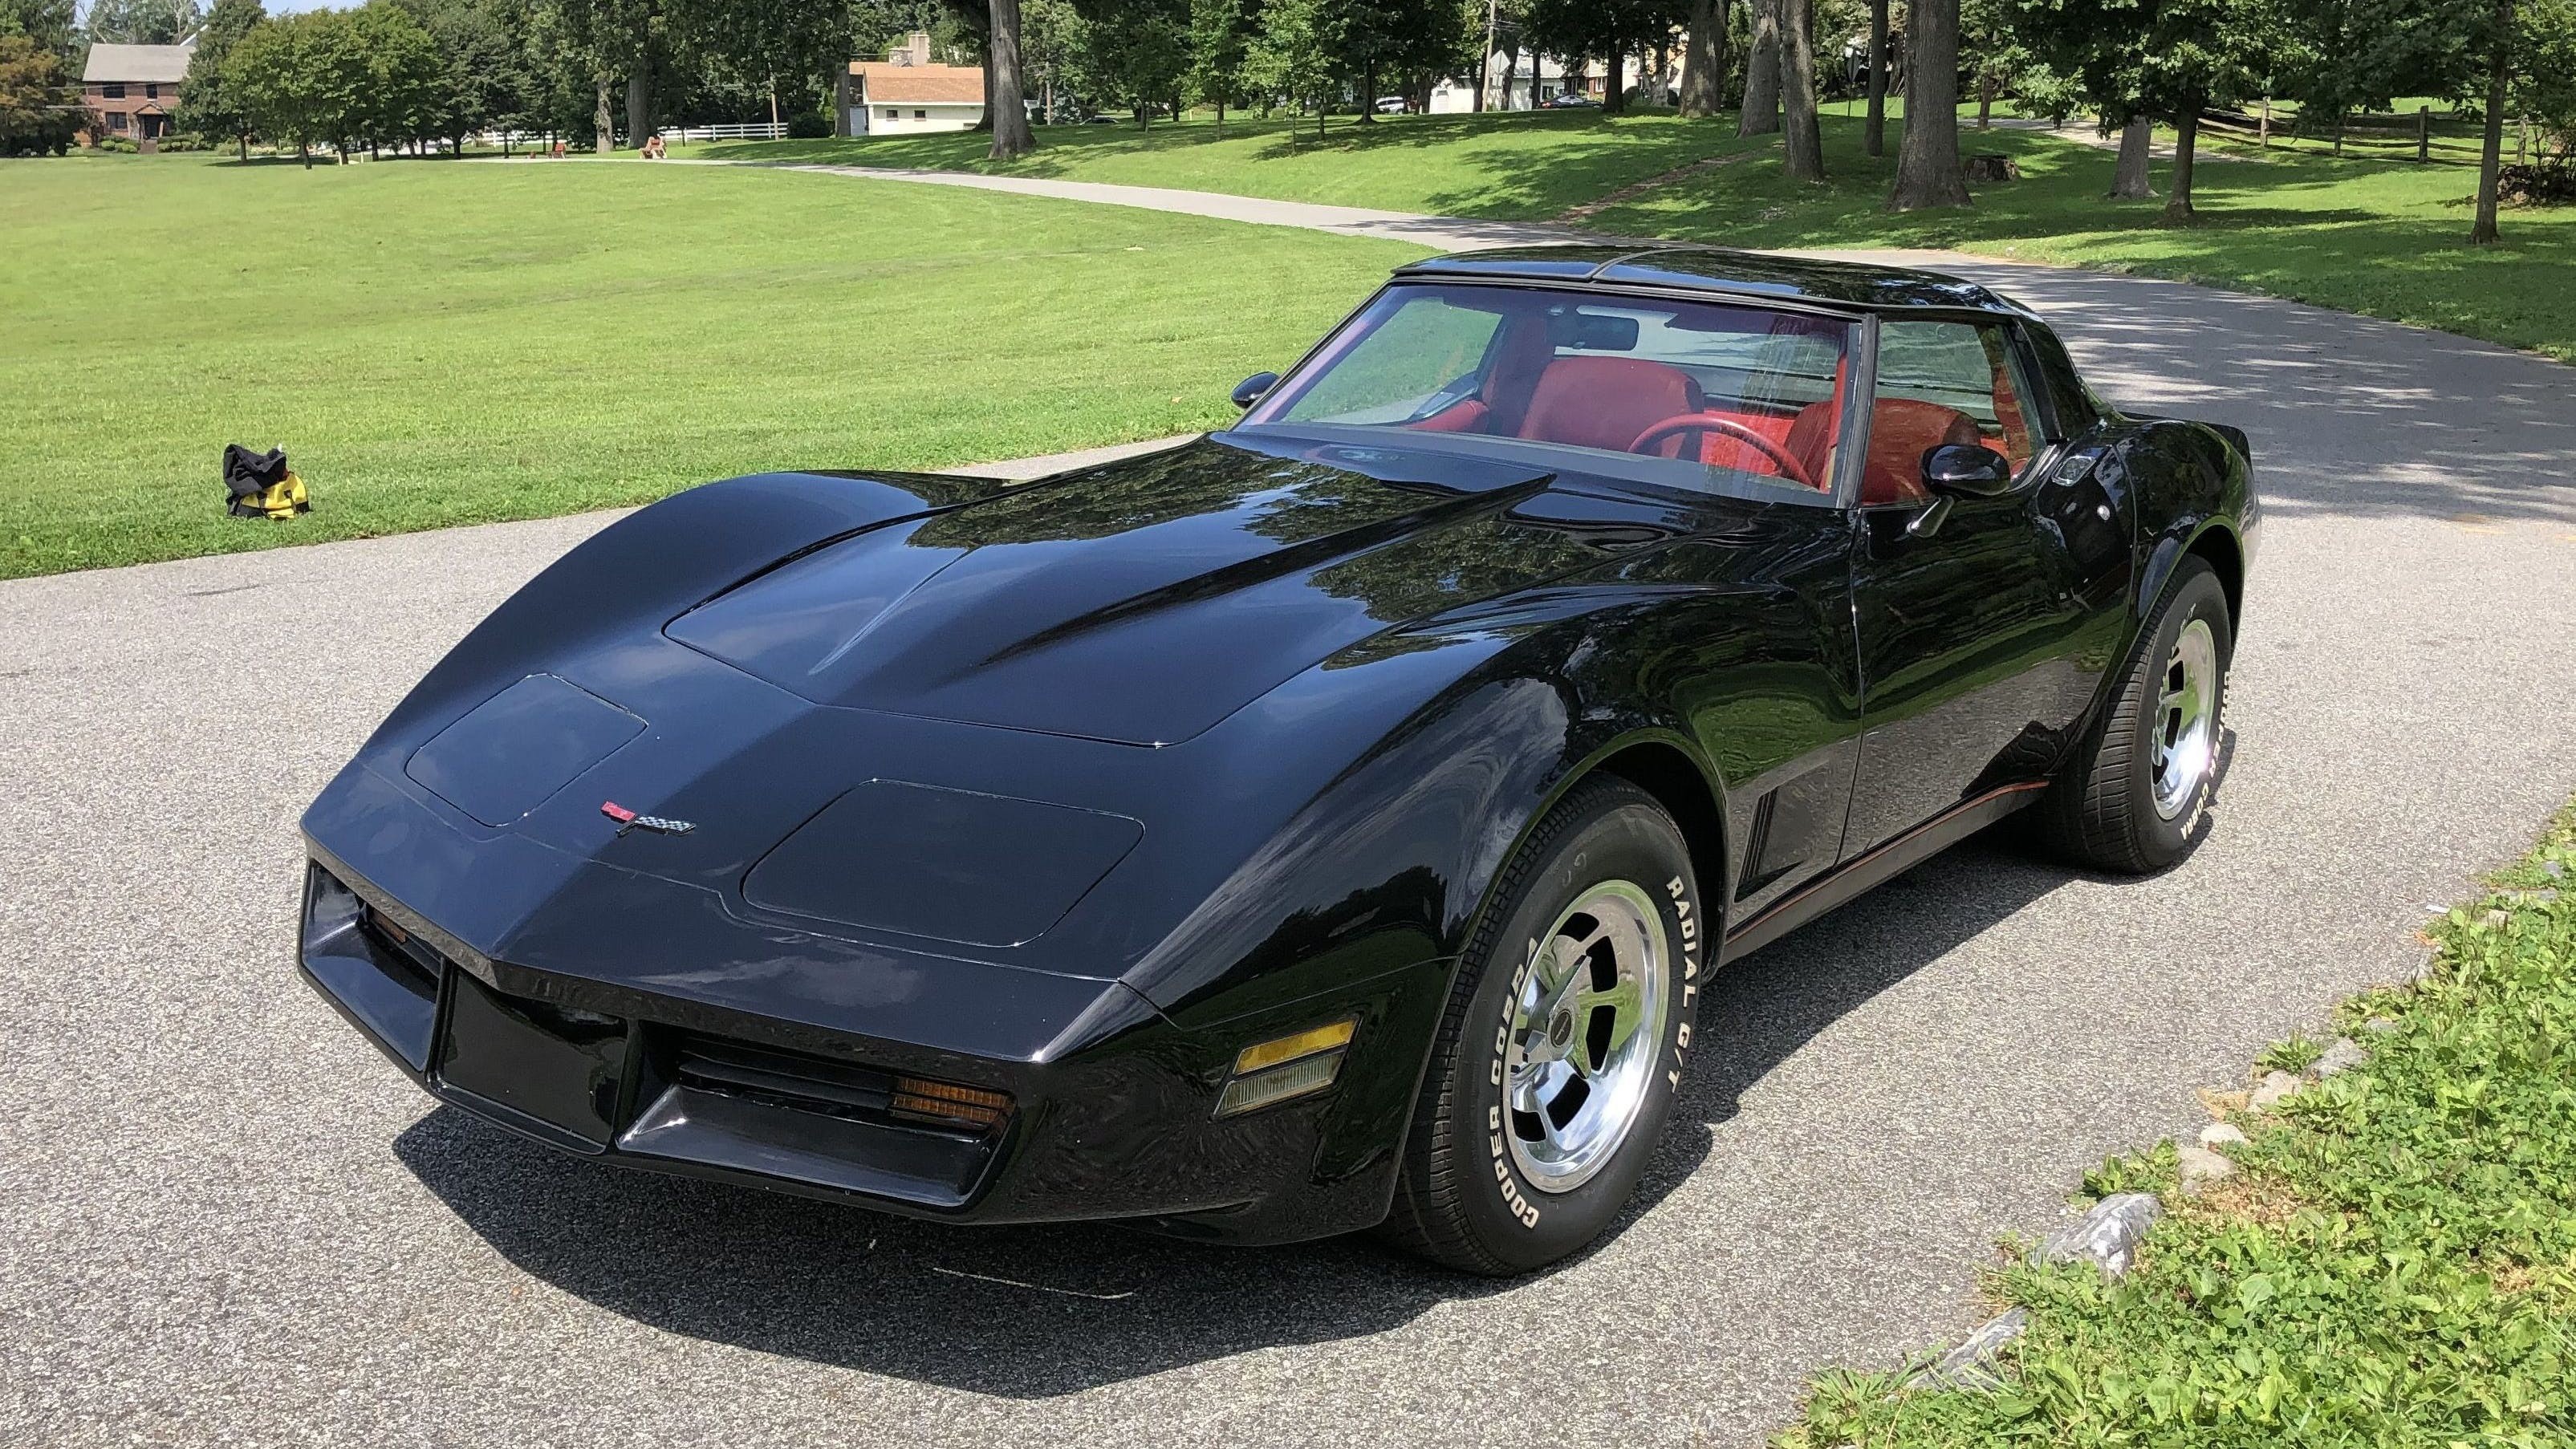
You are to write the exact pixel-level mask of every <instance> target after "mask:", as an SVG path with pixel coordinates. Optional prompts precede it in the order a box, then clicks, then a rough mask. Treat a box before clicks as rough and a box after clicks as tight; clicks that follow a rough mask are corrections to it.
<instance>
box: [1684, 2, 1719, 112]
mask: <svg viewBox="0 0 2576 1449" xmlns="http://www.w3.org/2000/svg"><path fill="white" fill-rule="evenodd" d="M1725 54H1726V7H1725V6H1724V5H1722V4H1720V3H1719V0H1691V3H1690V34H1689V36H1688V37H1687V38H1686V39H1685V40H1684V41H1683V43H1682V99H1681V109H1682V114H1683V115H1685V116H1688V117H1690V118H1691V119H1693V120H1706V119H1707V118H1709V117H1710V116H1714V115H1716V114H1717V110H1718V107H1720V106H1722V105H1724V104H1726V101H1725V98H1724V97H1723V96H1721V95H1720V94H1719V88H1720V86H1721V85H1722V84H1723V83H1724V81H1725V76H1724V74H1723V72H1724V67H1725V62H1724V61H1723V60H1721V59H1720V57H1721V56H1723V55H1725Z"/></svg>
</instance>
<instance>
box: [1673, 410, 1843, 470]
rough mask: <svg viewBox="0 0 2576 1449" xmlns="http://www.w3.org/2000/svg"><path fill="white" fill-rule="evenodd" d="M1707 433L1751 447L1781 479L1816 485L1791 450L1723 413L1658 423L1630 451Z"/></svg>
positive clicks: (1682, 417) (1681, 416) (1683, 416)
mask: <svg viewBox="0 0 2576 1449" xmlns="http://www.w3.org/2000/svg"><path fill="white" fill-rule="evenodd" d="M1708 432H1717V433H1724V434H1726V435H1727V436H1728V437H1730V438H1733V439H1734V440H1736V441H1737V442H1739V443H1742V444H1744V445H1745V446H1746V447H1748V448H1751V449H1752V450H1753V451H1755V452H1757V453H1760V454H1761V455H1762V456H1763V457H1765V458H1768V459H1770V460H1771V461H1772V462H1773V463H1774V464H1776V465H1778V467H1779V470H1780V476H1781V477H1783V478H1787V479H1790V480H1792V481H1793V482H1796V483H1800V484H1803V485H1804V486H1806V487H1809V488H1813V487H1815V486H1816V480H1815V479H1813V478H1810V477H1808V476H1807V468H1806V465H1805V464H1803V463H1801V462H1799V461H1798V460H1797V458H1796V457H1795V456H1794V455H1792V454H1791V453H1790V452H1789V450H1788V449H1786V448H1783V447H1781V446H1780V445H1779V444H1778V443H1775V442H1773V441H1771V440H1770V439H1769V438H1766V437H1764V436H1763V435H1762V434H1760V433H1757V432H1755V431H1754V430H1753V429H1751V428H1748V427H1746V426H1745V425H1744V424H1742V423H1739V422H1737V421H1736V420H1735V419H1733V418H1730V417H1728V416H1726V415H1725V414H1723V413H1681V414H1678V415H1676V416H1673V417H1669V418H1666V419H1664V420H1663V421H1662V422H1660V423H1657V424H1655V425H1654V426H1653V427H1650V428H1648V429H1646V430H1645V431H1644V432H1642V433H1639V434H1638V435H1637V440H1636V441H1635V442H1633V443H1630V444H1629V445H1628V451H1629V452H1631V453H1643V452H1646V451H1648V445H1649V444H1653V443H1660V442H1662V441H1663V440H1664V439H1665V438H1666V437H1668V436H1670V435H1672V434H1675V433H1708Z"/></svg>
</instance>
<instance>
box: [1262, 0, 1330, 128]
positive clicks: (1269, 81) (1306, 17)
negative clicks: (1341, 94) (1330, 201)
mask: <svg viewBox="0 0 2576 1449" xmlns="http://www.w3.org/2000/svg"><path fill="white" fill-rule="evenodd" d="M1329 3H1330V0H1269V3H1268V4H1267V5H1266V6H1264V7H1263V9H1262V14H1261V22H1262V23H1261V32H1260V34H1258V35H1257V36H1255V37H1254V38H1253V40H1252V43H1251V44H1250V45H1249V46H1248V47H1247V48H1246V51H1245V71H1246V73H1247V74H1249V75H1250V76H1251V78H1252V82H1253V84H1254V85H1256V86H1258V87H1260V88H1261V89H1262V90H1263V91H1264V92H1266V93H1268V94H1271V95H1276V96H1285V97H1286V98H1287V99H1288V100H1289V101H1291V102H1293V103H1294V104H1296V105H1297V106H1298V107H1299V108H1300V109H1303V108H1306V107H1312V108H1313V109H1314V112H1315V134H1316V136H1317V137H1321V136H1322V135H1323V134H1324V110H1325V108H1326V107H1327V106H1328V105H1330V104H1331V101H1332V92H1333V81H1334V78H1335V76H1334V56H1333V37H1332V35H1331V33H1330V31H1329V29H1328V27H1329V25H1330V23H1331V17H1330V15H1328V14H1327V13H1326V6H1327V5H1328V4H1329Z"/></svg>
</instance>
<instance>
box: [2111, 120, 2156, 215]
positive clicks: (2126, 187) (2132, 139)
mask: <svg viewBox="0 0 2576 1449" xmlns="http://www.w3.org/2000/svg"><path fill="white" fill-rule="evenodd" d="M2155 135H2156V123H2155V122H2154V121H2153V120H2152V119H2150V118H2148V117H2146V116H2137V117H2133V118H2131V120H2130V121H2129V124H2127V125H2125V126H2122V127H2121V128H2120V162H2119V164H2118V165H2117V166H2114V167H2113V168H2111V196H2112V198H2113V199H2114V200H2118V201H2140V200H2143V199H2145V198H2147V197H2150V196H2153V195H2155V194H2156V189H2155V187H2154V185H2153V184H2151V183H2150V182H2149V181H2148V180H2147V161H2148V159H2149V157H2150V156H2151V155H2152V154H2153V153H2152V152H2151V151H2150V149H2149V148H2150V146H2151V145H2152V144H2153V143H2154V141H2155Z"/></svg>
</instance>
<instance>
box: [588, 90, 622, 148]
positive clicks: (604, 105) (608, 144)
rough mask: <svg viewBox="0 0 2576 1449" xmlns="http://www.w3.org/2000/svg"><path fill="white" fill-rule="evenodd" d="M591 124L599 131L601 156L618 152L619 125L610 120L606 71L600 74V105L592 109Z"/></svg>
mask: <svg viewBox="0 0 2576 1449" xmlns="http://www.w3.org/2000/svg"><path fill="white" fill-rule="evenodd" d="M590 123H591V125H592V126H594V127H596V128H597V129H598V131H599V154H600V155H602V156H605V155H607V154H608V153H609V152H611V151H614V150H616V149H617V123H616V122H615V121H613V120H611V119H609V111H608V73H607V72H606V71H602V72H600V74H599V103H598V104H597V105H595V106H593V107H592V108H591V112H590Z"/></svg>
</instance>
